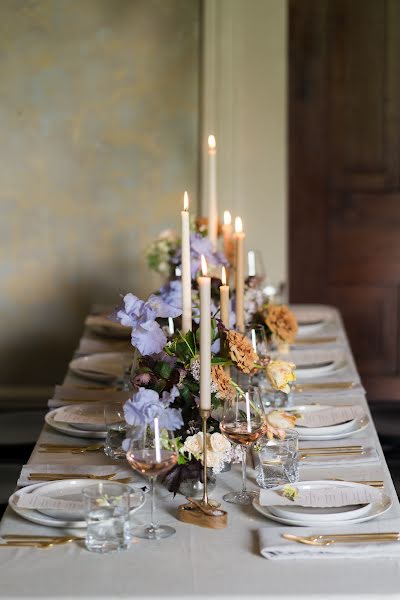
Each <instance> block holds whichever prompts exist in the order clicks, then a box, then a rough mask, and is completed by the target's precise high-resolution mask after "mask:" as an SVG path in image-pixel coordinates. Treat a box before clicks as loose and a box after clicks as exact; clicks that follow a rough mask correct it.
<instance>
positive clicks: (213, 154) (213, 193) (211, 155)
mask: <svg viewBox="0 0 400 600" xmlns="http://www.w3.org/2000/svg"><path fill="white" fill-rule="evenodd" d="M216 147H217V144H216V141H215V137H214V136H213V135H209V136H208V237H209V239H210V241H211V243H212V245H213V249H214V250H216V246H217V236H218V206H217V149H216Z"/></svg>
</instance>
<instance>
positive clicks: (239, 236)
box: [234, 217, 245, 333]
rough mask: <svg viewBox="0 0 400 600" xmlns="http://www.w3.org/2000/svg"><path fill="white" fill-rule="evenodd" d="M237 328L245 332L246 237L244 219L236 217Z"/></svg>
mask: <svg viewBox="0 0 400 600" xmlns="http://www.w3.org/2000/svg"><path fill="white" fill-rule="evenodd" d="M234 239H235V259H236V260H235V262H236V291H235V293H236V296H235V298H236V328H237V329H238V331H240V332H241V333H244V330H245V328H244V239H245V234H244V233H243V225H242V219H241V218H240V217H236V219H235V235H234Z"/></svg>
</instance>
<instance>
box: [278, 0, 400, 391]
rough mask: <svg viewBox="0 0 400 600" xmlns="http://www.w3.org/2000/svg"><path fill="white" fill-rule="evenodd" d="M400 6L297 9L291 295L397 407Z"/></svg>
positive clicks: (374, 3)
mask: <svg viewBox="0 0 400 600" xmlns="http://www.w3.org/2000/svg"><path fill="white" fill-rule="evenodd" d="M399 163H400V1H399V0H289V180H290V183H289V189H290V192H289V289H290V300H291V301H292V302H322V303H330V304H334V305H337V306H338V307H339V308H340V310H341V311H342V314H343V316H344V319H345V324H346V327H347V330H348V333H349V336H350V341H351V344H352V348H353V351H354V353H355V357H356V361H357V363H358V367H359V369H360V372H361V374H362V377H363V382H364V384H365V385H366V387H367V390H368V392H369V398H370V399H399V400H400V364H399V363H400V352H399V299H400V294H399V284H400V164H399Z"/></svg>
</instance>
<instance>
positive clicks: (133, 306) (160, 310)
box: [117, 294, 182, 356]
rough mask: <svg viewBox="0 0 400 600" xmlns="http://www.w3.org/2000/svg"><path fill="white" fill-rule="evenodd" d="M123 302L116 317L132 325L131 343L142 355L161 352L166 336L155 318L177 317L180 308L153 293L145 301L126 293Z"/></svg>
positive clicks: (124, 323)
mask: <svg viewBox="0 0 400 600" xmlns="http://www.w3.org/2000/svg"><path fill="white" fill-rule="evenodd" d="M124 304H125V308H124V309H121V310H119V311H118V313H117V317H118V319H119V320H120V321H121V323H122V324H123V325H127V326H128V327H132V338H131V339H132V345H133V346H135V348H137V349H138V350H139V352H140V353H141V354H142V355H144V356H146V355H149V354H156V353H158V352H161V350H162V349H163V347H164V345H165V344H166V343H167V338H166V337H165V335H164V333H163V331H162V329H161V327H160V325H159V324H158V323H157V322H156V319H157V318H158V317H162V318H167V317H177V316H178V315H180V314H181V312H182V310H181V309H179V308H177V307H176V306H173V305H171V304H169V303H168V302H166V301H165V300H164V299H163V298H161V297H160V296H156V295H155V294H152V295H151V296H150V297H149V299H148V300H147V301H146V302H143V300H139V298H137V296H134V295H133V294H126V296H125V297H124Z"/></svg>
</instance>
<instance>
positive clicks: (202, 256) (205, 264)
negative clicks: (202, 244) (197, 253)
mask: <svg viewBox="0 0 400 600" xmlns="http://www.w3.org/2000/svg"><path fill="white" fill-rule="evenodd" d="M201 271H202V273H203V277H207V262H206V259H205V258H204V254H202V255H201Z"/></svg>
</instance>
